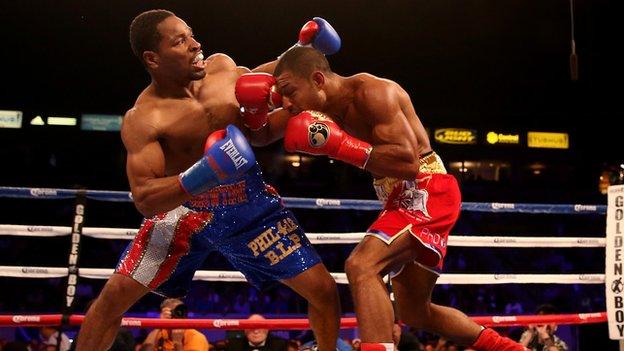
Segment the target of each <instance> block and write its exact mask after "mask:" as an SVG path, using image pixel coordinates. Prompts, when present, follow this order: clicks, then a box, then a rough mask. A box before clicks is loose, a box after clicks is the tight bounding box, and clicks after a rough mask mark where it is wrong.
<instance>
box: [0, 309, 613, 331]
mask: <svg viewBox="0 0 624 351" xmlns="http://www.w3.org/2000/svg"><path fill="white" fill-rule="evenodd" d="M471 318H472V319H473V320H474V321H475V322H477V323H479V324H481V325H485V326H488V327H512V326H521V325H528V324H546V323H555V324H588V323H604V322H606V321H607V313H606V312H594V313H575V314H549V315H532V316H530V315H525V316H478V317H471ZM83 320H84V316H82V315H72V316H70V318H69V324H70V325H80V324H82V321H83ZM340 322H341V323H340V324H341V328H343V329H347V328H356V327H357V322H356V319H355V318H353V317H350V318H342V319H341V321H340ZM60 324H61V315H60V314H44V315H1V316H0V327H15V326H24V327H36V326H51V325H60ZM121 324H122V325H123V326H126V327H138V328H199V329H224V330H225V329H227V330H240V329H260V328H263V329H277V330H303V329H309V328H310V323H309V321H308V320H307V319H303V318H302V319H266V320H260V321H258V320H254V321H250V320H247V319H160V318H131V317H128V318H124V319H123V320H122V322H121Z"/></svg>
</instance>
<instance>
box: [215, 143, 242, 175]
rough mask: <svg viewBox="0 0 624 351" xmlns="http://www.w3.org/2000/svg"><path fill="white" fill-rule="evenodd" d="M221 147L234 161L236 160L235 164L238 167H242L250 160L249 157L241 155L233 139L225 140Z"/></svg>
mask: <svg viewBox="0 0 624 351" xmlns="http://www.w3.org/2000/svg"><path fill="white" fill-rule="evenodd" d="M219 149H221V150H223V152H225V154H226V155H228V156H229V157H230V159H231V160H232V162H234V166H235V167H236V169H239V168H241V167H242V166H243V165H244V164H246V163H247V162H248V161H247V159H245V158H244V157H243V156H241V154H240V152H239V151H238V149H236V146H234V143H233V142H232V140H228V141H227V142H225V143H224V144H223V145H221V146H220V147H219Z"/></svg>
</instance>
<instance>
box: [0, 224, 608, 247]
mask: <svg viewBox="0 0 624 351" xmlns="http://www.w3.org/2000/svg"><path fill="white" fill-rule="evenodd" d="M137 232H138V229H131V228H98V227H84V228H82V235H84V236H89V237H92V238H97V239H124V240H132V239H133V238H134V237H135V236H136V234H137ZM70 233H71V227H62V226H43V225H14V224H0V236H2V235H14V236H30V237H55V236H66V235H69V234H70ZM365 234H366V233H365V232H355V233H344V232H343V233H306V236H307V237H308V239H309V240H310V242H311V243H312V244H357V243H359V242H360V241H361V240H362V238H364V235H365ZM448 245H449V246H461V247H531V248H533V247H605V246H606V239H605V238H597V237H567V238H558V237H514V236H477V237H475V236H467V235H451V236H449V242H448Z"/></svg>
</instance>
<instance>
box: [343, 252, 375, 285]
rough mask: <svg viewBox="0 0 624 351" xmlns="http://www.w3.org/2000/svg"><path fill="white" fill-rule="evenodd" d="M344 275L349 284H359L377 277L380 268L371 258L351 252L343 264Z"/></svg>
mask: <svg viewBox="0 0 624 351" xmlns="http://www.w3.org/2000/svg"><path fill="white" fill-rule="evenodd" d="M345 273H346V274H347V278H348V279H349V284H359V283H362V282H365V281H368V280H369V279H371V278H374V277H375V276H377V275H379V274H380V273H381V267H379V266H378V264H376V261H375V260H374V259H372V258H371V257H367V256H365V255H361V254H358V253H357V252H353V253H352V254H351V255H350V256H349V258H347V260H346V262H345Z"/></svg>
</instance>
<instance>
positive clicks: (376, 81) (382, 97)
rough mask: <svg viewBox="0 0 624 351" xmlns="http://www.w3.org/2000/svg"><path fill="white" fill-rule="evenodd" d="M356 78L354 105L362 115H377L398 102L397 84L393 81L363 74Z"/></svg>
mask: <svg viewBox="0 0 624 351" xmlns="http://www.w3.org/2000/svg"><path fill="white" fill-rule="evenodd" d="M352 78H356V79H357V81H356V82H355V94H354V100H353V102H354V105H355V108H356V109H357V110H359V111H360V112H362V113H368V114H376V113H378V112H379V111H380V110H382V111H383V110H384V109H387V107H388V106H389V105H391V104H394V103H396V101H397V100H398V94H397V84H396V83H395V82H393V81H391V80H388V79H383V78H379V77H376V76H373V75H371V74H368V73H361V74H358V75H356V76H353V77H352Z"/></svg>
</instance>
